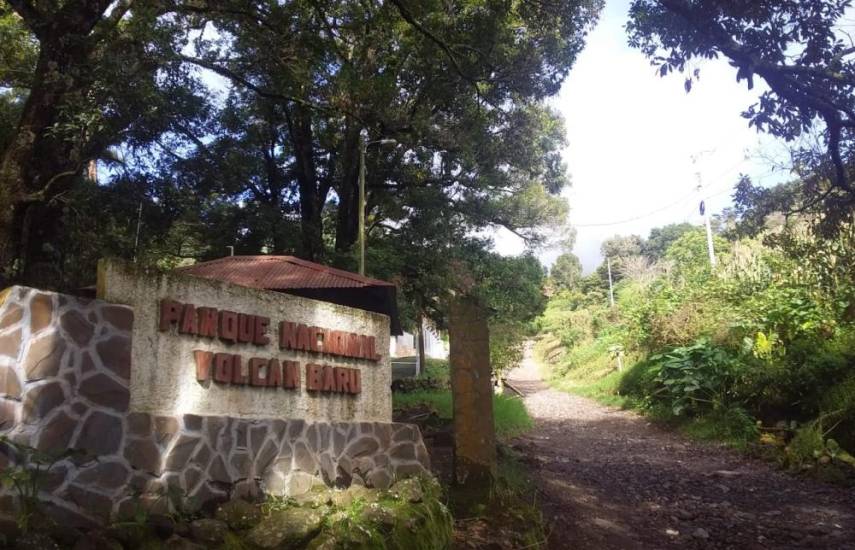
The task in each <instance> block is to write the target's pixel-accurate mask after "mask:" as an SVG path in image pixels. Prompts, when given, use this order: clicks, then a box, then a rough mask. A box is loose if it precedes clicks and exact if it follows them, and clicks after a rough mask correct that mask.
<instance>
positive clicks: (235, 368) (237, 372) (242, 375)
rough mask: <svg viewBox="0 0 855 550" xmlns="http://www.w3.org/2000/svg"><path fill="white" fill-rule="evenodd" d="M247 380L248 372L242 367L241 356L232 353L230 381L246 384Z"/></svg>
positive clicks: (241, 384)
mask: <svg viewBox="0 0 855 550" xmlns="http://www.w3.org/2000/svg"><path fill="white" fill-rule="evenodd" d="M247 382H249V372H247V371H246V370H245V369H244V368H243V357H241V356H240V355H232V383H234V384H238V385H240V386H246V383H247Z"/></svg>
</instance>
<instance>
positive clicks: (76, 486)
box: [0, 287, 429, 526]
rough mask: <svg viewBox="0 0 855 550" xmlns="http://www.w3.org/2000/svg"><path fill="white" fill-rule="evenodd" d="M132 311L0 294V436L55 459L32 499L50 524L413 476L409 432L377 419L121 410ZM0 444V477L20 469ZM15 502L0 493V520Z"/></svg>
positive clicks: (421, 456)
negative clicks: (175, 495) (177, 500)
mask: <svg viewBox="0 0 855 550" xmlns="http://www.w3.org/2000/svg"><path fill="white" fill-rule="evenodd" d="M133 319H134V315H133V310H132V309H131V308H129V307H126V306H119V305H115V304H110V303H107V302H102V301H98V300H92V301H87V300H83V299H78V298H75V297H71V296H66V295H62V294H56V293H50V292H42V291H39V290H35V289H30V288H25V287H12V288H10V289H7V290H6V291H2V292H0V436H5V437H6V438H8V440H10V441H11V442H13V443H14V444H17V445H25V446H28V447H33V448H36V449H39V450H41V451H45V452H51V453H53V452H62V451H64V450H66V449H77V450H80V451H81V456H74V457H69V458H66V459H63V460H61V461H60V462H58V463H56V464H55V465H54V467H53V468H52V469H51V471H50V473H49V475H48V476H46V478H45V480H44V481H45V484H44V486H43V488H42V492H41V494H40V497H41V500H42V501H43V502H44V503H45V504H46V507H47V509H48V511H49V512H50V513H51V514H52V515H53V516H54V517H55V518H57V519H58V520H60V521H63V522H68V523H69V524H75V525H82V526H87V525H94V524H103V523H104V522H106V521H109V520H110V519H113V518H116V517H122V516H126V515H129V514H131V513H133V511H134V510H135V509H136V508H137V506H139V505H140V504H142V505H143V506H149V507H159V506H160V507H163V506H166V505H167V503H168V500H167V499H165V498H163V494H164V493H165V492H166V491H167V490H168V488H173V489H177V490H179V491H180V493H181V494H182V495H184V496H185V497H189V498H190V499H191V501H193V502H196V503H197V504H200V505H201V504H204V503H206V502H209V501H217V500H224V499H226V498H229V497H232V496H236V495H254V494H258V493H259V492H265V493H267V494H272V495H280V496H296V495H299V494H301V493H304V492H307V491H308V490H309V489H310V488H311V487H312V485H313V484H318V483H325V484H327V485H331V486H347V485H350V484H352V483H356V484H364V485H367V486H374V487H380V488H385V487H387V486H389V485H390V484H391V483H392V482H393V481H394V480H395V479H396V478H401V477H409V476H412V475H417V474H421V473H425V472H426V471H427V468H428V467H429V458H428V455H427V451H426V449H425V446H424V443H423V441H422V438H421V433H420V432H419V430H418V428H417V427H415V426H411V425H408V424H396V423H383V422H360V423H353V422H305V421H303V420H295V419H239V418H232V417H226V416H197V415H191V414H185V415H181V416H157V415H151V414H148V413H137V412H131V411H129V410H128V404H129V402H130V394H129V389H128V388H129V381H130V374H131V369H132V368H139V367H138V366H132V365H131V328H132V325H133ZM20 460H21V458H20V456H19V455H17V454H16V451H15V445H10V444H9V443H3V442H0V470H2V469H3V468H8V467H11V466H12V465H14V464H15V463H16V461H20ZM14 498H15V493H14V492H13V491H11V490H10V489H8V488H7V489H0V516H2V515H6V516H10V515H12V514H13V513H14V507H15V501H14Z"/></svg>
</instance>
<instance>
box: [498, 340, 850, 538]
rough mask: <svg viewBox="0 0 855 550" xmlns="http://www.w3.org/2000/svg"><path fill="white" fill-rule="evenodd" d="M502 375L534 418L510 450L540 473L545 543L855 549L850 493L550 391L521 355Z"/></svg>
mask: <svg viewBox="0 0 855 550" xmlns="http://www.w3.org/2000/svg"><path fill="white" fill-rule="evenodd" d="M508 379H509V381H510V383H511V384H512V385H513V386H514V387H516V388H518V389H519V390H521V391H522V393H523V394H524V395H525V403H526V406H527V407H528V410H529V412H530V413H531V415H532V417H533V418H534V419H535V422H536V427H535V429H534V430H532V431H531V432H529V433H528V434H527V435H526V436H524V437H520V438H517V439H516V440H514V443H513V446H514V448H516V449H517V450H518V451H520V452H521V453H522V454H523V456H524V457H525V458H524V459H525V460H526V461H527V462H528V463H529V464H530V465H531V467H532V469H533V471H534V472H535V474H536V475H535V477H536V478H537V479H538V485H539V487H538V494H539V497H540V504H541V506H542V508H543V513H544V518H545V520H546V521H547V523H548V524H549V526H550V529H551V532H550V541H549V542H550V547H551V548H574V549H582V550H584V549H596V550H601V549H602V550H609V549H634V548H639V549H648V548H676V547H683V548H736V549H743V548H745V549H761V548H762V549H767V548H823V549H826V548H827V549H852V550H855V490H848V489H843V488H838V487H833V486H830V485H825V484H822V483H818V482H811V481H809V480H803V479H798V478H794V477H792V476H789V475H787V474H785V473H783V472H780V471H776V470H775V469H774V468H773V467H771V466H770V465H767V464H765V463H763V462H761V461H757V460H752V459H748V458H745V457H743V456H740V455H738V454H736V453H734V452H732V451H730V450H728V449H725V448H721V447H717V446H713V445H707V444H702V443H696V442H691V441H687V440H686V439H683V438H681V437H680V436H679V435H677V434H673V433H669V432H666V431H664V430H661V429H659V428H657V427H655V426H652V425H651V424H650V423H649V422H647V421H645V420H644V419H643V418H642V417H639V416H638V415H636V414H634V413H631V412H627V411H620V410H616V409H612V408H608V407H604V406H602V405H599V404H598V403H596V402H594V401H591V400H589V399H585V398H583V397H578V396H574V395H570V394H566V393H563V392H559V391H556V390H552V389H549V388H548V387H547V386H546V385H545V384H544V383H543V382H541V380H540V374H539V372H538V367H537V365H536V364H535V362H534V361H533V360H532V357H531V352H530V350H529V351H528V352H527V353H526V358H525V360H524V361H523V364H522V365H521V366H520V367H519V368H517V369H516V370H514V371H513V372H512V373H511V374H510V376H509V377H508Z"/></svg>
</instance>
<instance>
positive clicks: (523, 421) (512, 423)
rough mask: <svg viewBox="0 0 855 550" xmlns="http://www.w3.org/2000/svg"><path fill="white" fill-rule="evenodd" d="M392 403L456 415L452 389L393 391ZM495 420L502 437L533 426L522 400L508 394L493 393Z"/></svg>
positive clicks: (441, 415)
mask: <svg viewBox="0 0 855 550" xmlns="http://www.w3.org/2000/svg"><path fill="white" fill-rule="evenodd" d="M392 404H393V406H394V407H395V408H396V409H407V408H411V407H414V406H417V405H426V406H428V407H430V408H431V409H433V411H434V412H436V414H437V415H438V416H439V417H440V418H443V419H446V420H450V419H451V418H453V417H454V409H453V406H452V400H451V390H420V391H414V392H409V393H393V394H392ZM493 420H494V423H495V427H496V436H498V437H502V438H507V437H513V436H515V435H519V434H521V433H523V432H525V431H526V430H529V429H531V427H532V426H533V423H532V420H531V417H530V416H529V415H528V411H527V410H526V409H525V405H524V404H523V402H522V400H520V399H518V398H516V397H511V396H507V395H493Z"/></svg>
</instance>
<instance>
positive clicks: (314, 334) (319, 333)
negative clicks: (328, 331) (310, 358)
mask: <svg viewBox="0 0 855 550" xmlns="http://www.w3.org/2000/svg"><path fill="white" fill-rule="evenodd" d="M323 334H324V330H323V329H321V328H318V327H309V350H311V351H314V352H317V353H320V352H321V350H322V349H323V344H322V342H321V339H322V338H323Z"/></svg>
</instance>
